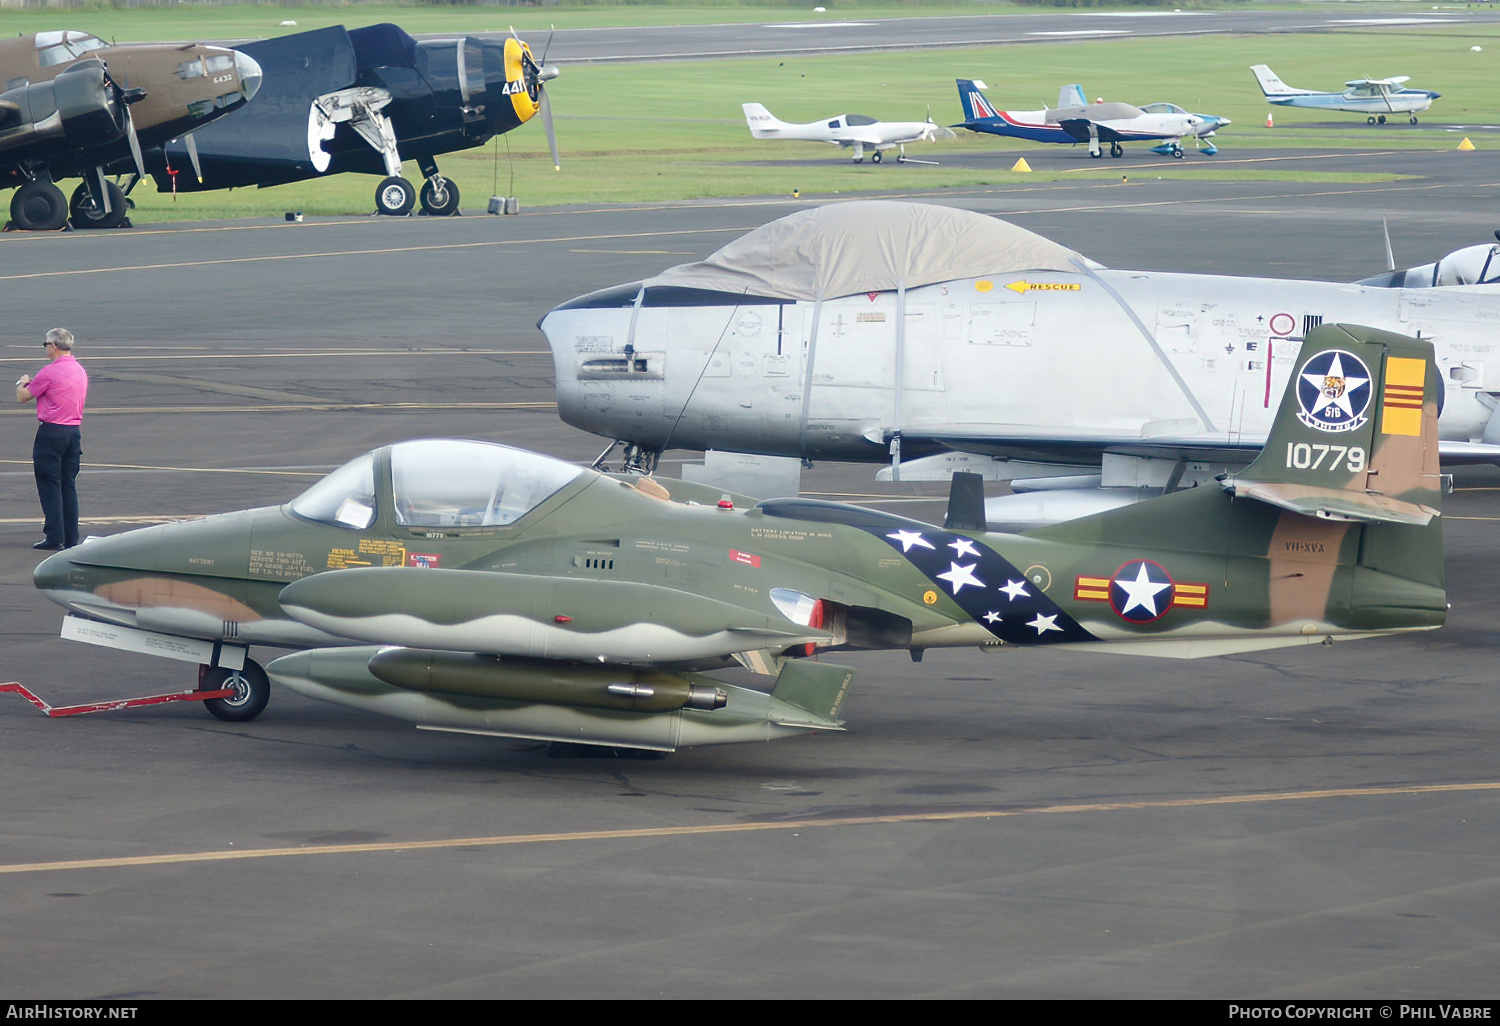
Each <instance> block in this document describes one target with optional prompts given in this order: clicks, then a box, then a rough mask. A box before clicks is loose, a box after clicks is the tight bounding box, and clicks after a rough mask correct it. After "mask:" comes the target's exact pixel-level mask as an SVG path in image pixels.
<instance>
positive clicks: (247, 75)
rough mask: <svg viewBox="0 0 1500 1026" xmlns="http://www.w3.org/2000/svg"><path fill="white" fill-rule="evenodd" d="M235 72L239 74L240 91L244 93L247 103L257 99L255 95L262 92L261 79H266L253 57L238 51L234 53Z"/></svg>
mask: <svg viewBox="0 0 1500 1026" xmlns="http://www.w3.org/2000/svg"><path fill="white" fill-rule="evenodd" d="M234 70H235V71H236V72H238V73H239V76H240V89H241V90H242V91H243V92H244V94H245V99H246V100H247V101H249V100H253V99H255V94H256V93H257V92H259V91H260V83H261V79H262V77H264V76H263V75H262V73H261V70H260V65H259V64H257V63H256V62H255V58H254V57H251V56H250V55H249V54H248V53H243V52H241V51H239V50H236V51H235V52H234Z"/></svg>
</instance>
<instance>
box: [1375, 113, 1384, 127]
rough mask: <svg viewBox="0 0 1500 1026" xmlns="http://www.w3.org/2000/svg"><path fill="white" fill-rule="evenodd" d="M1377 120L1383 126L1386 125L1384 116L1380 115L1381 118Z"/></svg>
mask: <svg viewBox="0 0 1500 1026" xmlns="http://www.w3.org/2000/svg"><path fill="white" fill-rule="evenodd" d="M1375 120H1376V121H1378V122H1380V123H1381V124H1382V125H1383V124H1385V115H1384V114H1382V115H1380V117H1378V118H1376V119H1375Z"/></svg>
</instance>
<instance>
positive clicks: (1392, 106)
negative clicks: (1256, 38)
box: [1250, 64, 1442, 125]
mask: <svg viewBox="0 0 1500 1026" xmlns="http://www.w3.org/2000/svg"><path fill="white" fill-rule="evenodd" d="M1250 70H1251V71H1252V72H1254V73H1255V81H1256V82H1258V83H1260V91H1261V92H1262V93H1265V94H1266V99H1267V100H1268V101H1269V102H1271V103H1272V104H1274V105H1276V106H1278V107H1311V108H1313V109H1316V110H1347V111H1352V112H1353V113H1355V114H1364V115H1365V120H1366V121H1368V122H1369V123H1370V124H1372V125H1373V124H1376V123H1379V124H1382V125H1383V124H1385V116H1386V115H1387V114H1406V115H1409V116H1410V118H1411V123H1412V124H1414V125H1415V124H1416V123H1417V115H1418V114H1420V113H1421V112H1422V111H1424V110H1426V109H1427V108H1428V107H1431V106H1432V101H1433V100H1436V99H1437V98H1438V97H1439V96H1441V95H1442V93H1435V92H1433V91H1431V90H1430V89H1408V88H1406V86H1405V85H1404V84H1403V83H1405V82H1407V81H1408V80H1409V79H1410V78H1411V76H1410V75H1397V76H1396V77H1395V78H1357V79H1355V80H1353V81H1352V82H1345V83H1344V86H1345V87H1346V88H1345V89H1344V91H1343V92H1342V93H1319V92H1314V91H1313V90H1311V89H1293V88H1292V87H1291V86H1289V85H1287V84H1286V83H1285V82H1283V81H1282V80H1281V79H1280V78H1279V77H1278V76H1277V74H1276V72H1274V71H1272V70H1271V69H1270V68H1268V67H1267V66H1266V65H1264V64H1257V65H1255V66H1254V67H1253V68H1251V69H1250Z"/></svg>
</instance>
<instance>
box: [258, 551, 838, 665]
mask: <svg viewBox="0 0 1500 1026" xmlns="http://www.w3.org/2000/svg"><path fill="white" fill-rule="evenodd" d="M280 602H281V605H282V608H283V609H285V610H286V611H287V613H288V614H289V615H291V616H292V617H293V618H295V619H296V620H298V621H300V622H302V623H305V624H309V625H317V626H318V629H320V630H326V631H327V632H328V633H330V634H335V635H338V636H340V637H347V638H353V639H355V640H358V641H367V642H372V643H376V644H386V645H403V646H407V647H412V648H421V649H434V650H440V651H446V652H484V653H490V654H499V655H513V656H521V657H528V658H535V659H565V660H584V661H591V662H609V663H615V664H643V663H650V664H655V663H663V662H678V663H680V662H692V661H696V660H705V659H720V658H725V657H729V656H734V655H737V654H739V653H745V652H758V651H762V650H765V649H774V650H776V651H782V650H784V649H786V648H789V647H791V646H792V645H796V644H808V643H813V642H824V643H826V642H828V641H829V640H830V639H831V637H832V635H830V634H829V633H828V632H826V631H823V630H820V629H817V628H814V627H805V626H802V625H800V624H797V623H793V622H792V621H790V620H787V619H786V618H784V617H779V616H768V615H766V614H765V613H761V612H756V611H754V610H750V609H746V608H743V607H740V606H735V605H731V604H729V603H725V602H717V601H714V600H713V599H707V598H704V597H702V596H700V595H696V594H691V593H689V592H685V591H681V590H678V589H676V588H671V587H668V586H665V585H658V584H644V583H640V582H635V581H609V580H604V581H601V580H595V579H586V578H573V577H544V576H537V575H531V574H518V573H509V572H505V571H495V570H445V569H430V570H427V569H415V568H411V567H365V568H360V569H354V570H346V571H343V572H340V573H337V574H315V575H313V576H311V577H306V578H303V579H302V580H300V581H296V582H294V583H292V584H289V585H287V586H286V588H284V589H282V592H281V598H280Z"/></svg>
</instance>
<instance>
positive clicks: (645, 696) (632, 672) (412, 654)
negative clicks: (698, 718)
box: [368, 648, 729, 712]
mask: <svg viewBox="0 0 1500 1026" xmlns="http://www.w3.org/2000/svg"><path fill="white" fill-rule="evenodd" d="M368 665H369V668H370V672H371V673H372V674H374V675H375V676H376V677H378V678H379V679H381V680H383V681H385V682H386V683H387V684H393V685H395V686H396V687H398V688H406V689H408V690H410V691H431V692H442V693H445V694H455V695H477V696H480V697H487V698H506V699H511V700H514V701H519V702H555V703H557V704H559V705H581V706H591V707H596V708H601V709H625V710H628V711H631V712H671V711H672V710H674V709H682V708H689V709H707V710H713V709H722V708H724V705H725V704H726V703H727V702H728V701H729V696H728V693H727V692H726V691H725V690H724V688H723V687H721V686H719V684H718V682H716V681H715V682H713V683H712V686H705V685H703V684H696V683H693V682H692V681H690V680H687V679H686V678H684V677H680V676H678V675H676V674H671V673H664V672H661V671H659V670H644V669H635V668H633V667H629V666H591V665H587V664H584V665H572V666H570V665H567V664H559V663H557V662H555V661H552V660H544V659H516V658H512V657H504V656H484V655H476V654H472V653H465V652H429V651H423V650H421V649H410V648H387V649H382V650H381V651H379V652H377V653H375V655H374V656H373V657H371V659H370V661H369V663H368Z"/></svg>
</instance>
